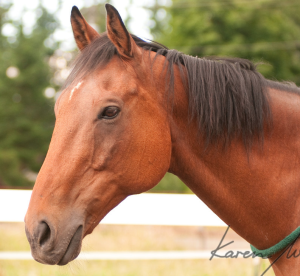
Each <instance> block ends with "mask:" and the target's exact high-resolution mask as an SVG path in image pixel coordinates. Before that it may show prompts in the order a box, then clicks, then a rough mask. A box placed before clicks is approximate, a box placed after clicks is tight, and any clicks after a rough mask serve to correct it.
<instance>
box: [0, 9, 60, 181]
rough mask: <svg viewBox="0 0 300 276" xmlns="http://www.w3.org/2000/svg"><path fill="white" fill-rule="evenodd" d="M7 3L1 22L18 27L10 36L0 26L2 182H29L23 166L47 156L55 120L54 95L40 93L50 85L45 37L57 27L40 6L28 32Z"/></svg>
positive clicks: (33, 165)
mask: <svg viewBox="0 0 300 276" xmlns="http://www.w3.org/2000/svg"><path fill="white" fill-rule="evenodd" d="M8 10H9V6H7V7H1V8H0V16H1V17H0V26H3V25H4V24H5V23H7V22H10V23H12V24H14V26H15V28H16V29H17V34H16V36H15V37H14V39H13V41H12V42H9V38H7V37H5V36H4V35H3V32H2V28H1V32H0V41H1V44H0V47H1V56H0V118H1V119H0V185H6V186H29V185H32V184H33V182H30V181H29V180H28V179H27V178H26V177H25V176H26V172H27V173H28V172H31V171H34V172H37V171H38V170H39V168H40V166H41V164H42V162H43V160H44V158H45V155H46V152H47V149H48V145H49V142H50V138H51V134H52V131H53V126H54V119H55V118H54V113H53V106H54V101H53V99H48V98H46V97H45V96H44V91H45V89H46V88H47V87H49V86H50V85H51V83H50V79H51V72H50V68H49V65H48V59H49V57H50V56H51V55H52V54H53V52H54V50H55V48H57V45H54V46H53V48H48V47H46V46H45V44H44V42H45V40H46V39H47V38H48V37H49V36H50V35H51V34H52V33H53V32H54V30H55V28H56V27H57V21H56V19H55V17H54V16H53V15H51V14H49V13H48V12H47V11H46V10H45V9H44V8H43V7H42V6H40V7H39V9H38V10H37V13H39V15H40V16H39V17H38V20H37V22H36V25H35V26H34V28H33V30H32V33H31V34H30V35H25V34H24V31H23V24H22V22H21V21H18V22H12V21H7V19H6V16H5V14H6V13H7V11H8Z"/></svg>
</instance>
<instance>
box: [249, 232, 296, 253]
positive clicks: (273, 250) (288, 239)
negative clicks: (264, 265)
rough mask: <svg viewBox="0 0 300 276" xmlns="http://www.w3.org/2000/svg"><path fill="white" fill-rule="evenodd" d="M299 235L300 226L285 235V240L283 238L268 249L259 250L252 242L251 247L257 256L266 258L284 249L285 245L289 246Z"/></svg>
mask: <svg viewBox="0 0 300 276" xmlns="http://www.w3.org/2000/svg"><path fill="white" fill-rule="evenodd" d="M299 236H300V226H299V227H298V228H297V229H296V230H295V231H294V232H292V233H291V234H289V235H288V236H287V237H285V238H284V239H283V240H281V241H280V242H279V243H277V244H275V245H273V246H271V247H269V248H267V249H263V250H259V249H257V248H255V247H254V246H253V245H252V244H250V247H251V250H252V251H253V253H254V254H255V255H256V256H258V257H261V258H264V257H267V258H269V257H271V256H272V255H274V254H275V253H277V252H279V251H281V250H282V249H284V248H285V247H287V246H288V245H290V244H291V243H293V242H294V241H295V240H296V239H297V238H298V237H299Z"/></svg>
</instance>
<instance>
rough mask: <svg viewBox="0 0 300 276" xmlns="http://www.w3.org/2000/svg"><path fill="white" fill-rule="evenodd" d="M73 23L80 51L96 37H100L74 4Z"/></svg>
mask: <svg viewBox="0 0 300 276" xmlns="http://www.w3.org/2000/svg"><path fill="white" fill-rule="evenodd" d="M71 25H72V29H73V34H74V38H75V41H76V44H77V46H78V48H79V50H80V51H82V50H83V49H84V48H85V47H86V46H87V45H89V44H90V43H91V42H92V41H93V40H94V39H96V38H98V37H100V35H99V34H98V33H97V31H96V30H95V29H93V28H92V27H91V26H90V25H89V24H88V23H87V22H86V20H85V19H84V18H83V16H82V15H81V13H80V11H79V10H78V8H77V7H76V6H73V8H72V12H71Z"/></svg>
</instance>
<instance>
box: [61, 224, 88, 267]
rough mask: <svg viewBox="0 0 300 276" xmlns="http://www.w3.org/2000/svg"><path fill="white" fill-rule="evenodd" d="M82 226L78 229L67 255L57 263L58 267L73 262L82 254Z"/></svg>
mask: <svg viewBox="0 0 300 276" xmlns="http://www.w3.org/2000/svg"><path fill="white" fill-rule="evenodd" d="M82 228H83V227H82V225H81V226H79V227H78V229H77V230H76V232H75V234H74V236H73V237H72V239H71V241H70V243H69V245H68V247H67V249H66V252H65V254H64V255H63V257H62V258H61V260H60V261H59V262H58V263H57V264H58V265H66V264H67V263H69V262H71V261H73V260H74V259H75V258H76V257H77V256H78V255H79V253H80V250H81V240H82Z"/></svg>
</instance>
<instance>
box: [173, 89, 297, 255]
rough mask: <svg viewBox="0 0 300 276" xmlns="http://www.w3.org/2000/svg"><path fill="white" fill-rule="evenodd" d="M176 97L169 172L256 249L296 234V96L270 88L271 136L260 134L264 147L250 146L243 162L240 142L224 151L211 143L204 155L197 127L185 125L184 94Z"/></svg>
mask: <svg viewBox="0 0 300 276" xmlns="http://www.w3.org/2000/svg"><path fill="white" fill-rule="evenodd" d="M181 91H182V90H181ZM175 95H176V97H177V100H176V99H175V105H174V113H173V117H172V119H171V133H172V141H173V149H172V158H171V166H170V172H172V173H174V174H175V175H177V176H178V177H179V178H181V180H182V181H183V182H184V183H185V184H186V185H187V186H188V187H190V189H191V190H192V191H193V192H194V193H195V194H196V195H197V196H198V197H199V198H200V199H202V200H203V201H204V202H205V203H206V204H207V205H208V207H209V208H211V209H212V210H213V211H214V212H215V213H216V214H217V215H218V216H219V217H220V218H221V219H223V220H224V222H226V223H227V224H229V225H230V226H231V227H232V228H233V229H234V230H235V231H236V232H237V233H238V234H240V235H241V236H242V237H244V238H245V239H246V240H248V241H249V242H250V243H252V244H253V245H254V246H256V247H257V248H260V249H264V248H268V247H270V246H272V245H274V244H276V243H277V242H279V241H280V240H282V239H283V238H284V237H285V236H287V235H288V234H290V233H291V232H292V231H293V230H295V229H296V228H297V227H298V226H299V225H300V208H299V206H300V205H299V204H297V203H298V200H300V189H299V188H300V96H299V95H295V94H292V93H288V92H281V91H275V90H270V105H271V109H272V112H273V129H272V133H265V141H264V145H263V149H261V147H260V146H259V145H254V146H253V148H252V150H251V152H250V155H249V159H248V157H247V154H246V150H245V147H244V145H243V143H242V141H241V140H236V141H232V142H231V144H230V146H229V147H228V148H227V149H226V150H223V149H222V147H220V146H214V145H211V146H210V147H209V148H208V150H207V151H205V152H204V150H203V149H204V148H203V147H204V144H205V143H204V142H203V141H202V139H201V138H200V137H199V135H197V127H196V125H195V124H193V123H191V124H188V123H187V120H188V118H187V115H188V114H187V99H186V96H185V94H184V92H180V91H177V92H176V94H175ZM184 110H185V112H184ZM199 216H201V214H199ZM274 229H277V230H276V231H274Z"/></svg>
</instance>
